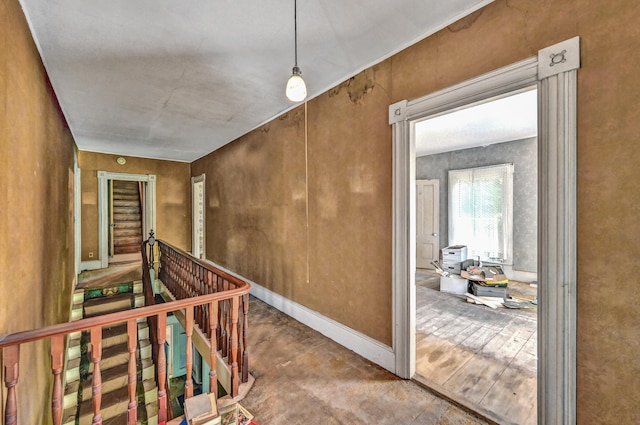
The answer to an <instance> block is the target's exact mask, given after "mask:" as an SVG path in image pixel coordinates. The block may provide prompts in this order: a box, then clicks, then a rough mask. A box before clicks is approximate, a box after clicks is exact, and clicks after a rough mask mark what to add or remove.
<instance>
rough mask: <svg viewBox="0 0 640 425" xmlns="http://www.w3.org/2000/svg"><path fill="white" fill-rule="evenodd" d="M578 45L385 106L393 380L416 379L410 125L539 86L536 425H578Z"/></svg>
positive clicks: (562, 46)
mask: <svg viewBox="0 0 640 425" xmlns="http://www.w3.org/2000/svg"><path fill="white" fill-rule="evenodd" d="M579 58H580V41H579V38H578V37H575V38H572V39H570V40H567V41H565V42H562V43H558V44H556V45H554V46H551V47H548V48H546V49H543V50H540V51H539V52H538V56H537V57H533V58H529V59H526V60H523V61H520V62H518V63H515V64H512V65H510V66H507V67H504V68H501V69H499V70H496V71H493V72H490V73H488V74H485V75H482V76H480V77H477V78H474V79H471V80H468V81H465V82H463V83H460V84H457V85H455V86H453V87H450V88H447V89H444V90H441V91H439V92H436V93H433V94H430V95H428V96H425V97H423V98H420V99H416V100H412V101H407V100H403V101H400V102H397V103H395V104H393V105H391V106H390V107H389V124H390V125H391V126H392V135H393V247H392V249H393V254H392V279H393V290H392V293H393V320H394V326H393V348H394V354H395V359H396V370H395V373H396V374H397V375H399V376H401V377H403V378H411V377H412V376H413V374H414V373H415V347H416V341H415V314H416V313H415V305H416V290H415V289H416V288H415V269H416V267H415V255H416V253H415V226H416V217H415V180H416V179H415V140H414V138H413V134H412V133H413V131H412V128H411V126H412V120H417V119H419V118H423V117H425V116H430V115H434V114H437V113H440V112H444V111H447V110H450V109H453V108H456V107H461V106H464V105H467V104H469V103H473V102H476V101H480V100H484V99H488V98H491V97H494V96H499V95H502V94H505V93H508V92H513V91H515V90H518V89H523V88H525V87H530V86H532V85H537V86H538V159H539V171H538V173H539V179H538V192H539V205H538V220H539V226H538V280H539V282H540V285H539V286H538V291H539V294H538V298H539V312H538V423H539V424H541V425H550V424H574V423H575V422H576V260H577V255H576V234H577V231H576V165H577V160H576V134H577V128H576V126H577V124H576V110H577V70H578V68H579V67H580V59H579Z"/></svg>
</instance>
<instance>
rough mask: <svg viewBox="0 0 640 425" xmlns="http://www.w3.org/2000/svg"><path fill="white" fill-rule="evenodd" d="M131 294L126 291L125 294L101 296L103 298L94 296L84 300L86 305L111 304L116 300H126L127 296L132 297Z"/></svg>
mask: <svg viewBox="0 0 640 425" xmlns="http://www.w3.org/2000/svg"><path fill="white" fill-rule="evenodd" d="M130 297H131V294H130V293H124V294H116V295H109V296H108V297H101V298H93V299H90V300H87V301H85V302H84V305H85V307H86V306H87V305H90V306H91V305H104V304H109V303H111V302H116V301H119V300H124V299H127V298H130Z"/></svg>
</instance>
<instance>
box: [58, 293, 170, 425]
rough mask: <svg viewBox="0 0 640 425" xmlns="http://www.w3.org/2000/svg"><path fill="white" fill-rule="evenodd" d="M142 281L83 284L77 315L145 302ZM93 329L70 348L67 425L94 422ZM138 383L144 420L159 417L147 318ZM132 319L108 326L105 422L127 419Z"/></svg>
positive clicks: (141, 327) (141, 328)
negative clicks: (95, 285) (88, 286)
mask: <svg viewBox="0 0 640 425" xmlns="http://www.w3.org/2000/svg"><path fill="white" fill-rule="evenodd" d="M143 305H144V297H143V295H142V282H140V281H137V282H133V283H130V284H119V285H111V286H110V287H106V288H92V289H86V290H83V289H78V290H77V291H76V293H75V295H74V314H72V316H73V317H74V319H79V318H83V317H84V318H87V317H94V316H98V315H102V314H108V313H114V312H116V311H123V310H129V309H131V308H136V307H142V306H143ZM89 340H90V338H89V334H88V332H83V333H82V334H81V335H71V337H70V342H69V348H68V350H67V358H68V363H67V373H66V382H67V384H66V388H65V395H64V399H63V409H64V413H63V420H62V424H64V425H85V424H91V423H92V420H93V403H92V385H93V379H92V373H93V364H92V363H91V357H90V355H91V344H90V342H89ZM136 357H137V384H136V394H137V402H138V422H137V423H138V424H141V425H145V424H150V425H156V424H157V423H158V408H157V398H158V390H157V387H156V382H155V376H154V365H153V360H152V345H151V342H150V340H149V328H148V326H147V323H146V320H144V319H140V320H139V322H138V346H137V349H136ZM128 361H129V351H128V349H127V325H126V323H117V324H114V325H111V326H106V327H104V328H103V329H102V358H101V360H100V370H101V375H102V403H101V407H100V413H101V416H102V420H103V422H102V423H103V424H104V425H110V424H125V423H127V408H128V405H129V394H128V388H127V385H128Z"/></svg>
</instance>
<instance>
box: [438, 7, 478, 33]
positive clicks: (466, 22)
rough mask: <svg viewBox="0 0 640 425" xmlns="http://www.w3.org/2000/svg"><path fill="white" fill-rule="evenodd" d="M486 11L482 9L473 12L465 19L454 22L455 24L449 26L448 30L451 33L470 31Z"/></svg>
mask: <svg viewBox="0 0 640 425" xmlns="http://www.w3.org/2000/svg"><path fill="white" fill-rule="evenodd" d="M483 10H484V9H480V10H478V11H476V12H473V13H472V14H471V15H467V16H465V17H464V18H462V19H460V20H459V21H457V22H454V23H453V24H451V25H449V26H448V27H447V29H448V30H449V31H451V32H458V31H462V30H466V29H469V28H471V27H472V26H473V24H475V23H476V21H477V20H478V18H480V15H482V12H483Z"/></svg>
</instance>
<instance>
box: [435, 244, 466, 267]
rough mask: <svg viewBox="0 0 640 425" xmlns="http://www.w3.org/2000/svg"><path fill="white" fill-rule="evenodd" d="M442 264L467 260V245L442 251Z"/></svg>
mask: <svg viewBox="0 0 640 425" xmlns="http://www.w3.org/2000/svg"><path fill="white" fill-rule="evenodd" d="M440 254H441V255H442V262H447V263H448V262H453V261H464V260H466V259H467V246H466V245H451V246H448V247H446V248H442V249H441V250H440Z"/></svg>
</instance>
